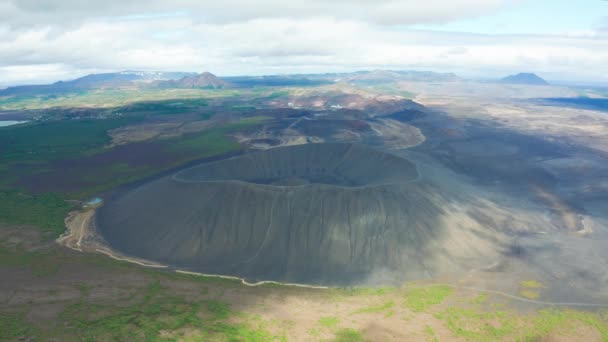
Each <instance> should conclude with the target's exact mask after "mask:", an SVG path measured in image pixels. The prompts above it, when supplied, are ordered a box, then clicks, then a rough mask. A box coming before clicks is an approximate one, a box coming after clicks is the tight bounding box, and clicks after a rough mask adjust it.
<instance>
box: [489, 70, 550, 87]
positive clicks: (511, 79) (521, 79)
mask: <svg viewBox="0 0 608 342" xmlns="http://www.w3.org/2000/svg"><path fill="white" fill-rule="evenodd" d="M500 82H501V83H511V84H528V85H549V83H548V82H547V81H545V80H544V79H542V78H541V77H539V76H538V75H536V74H533V73H527V72H522V73H519V74H516V75H510V76H507V77H505V78H502V79H500Z"/></svg>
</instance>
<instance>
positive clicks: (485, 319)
mask: <svg viewBox="0 0 608 342" xmlns="http://www.w3.org/2000/svg"><path fill="white" fill-rule="evenodd" d="M437 317H438V318H440V319H442V320H444V321H445V322H446V325H447V327H448V328H449V329H450V330H451V331H452V332H453V333H455V334H456V335H458V336H462V337H464V338H466V339H469V340H474V341H496V340H500V339H502V338H504V337H505V336H508V335H511V334H513V332H514V331H516V330H515V329H516V326H517V320H516V318H515V316H513V315H512V314H509V313H506V312H502V311H498V312H490V313H486V312H478V311H475V310H471V309H464V308H457V307H451V308H448V309H446V310H445V311H443V312H441V313H440V314H438V315H437Z"/></svg>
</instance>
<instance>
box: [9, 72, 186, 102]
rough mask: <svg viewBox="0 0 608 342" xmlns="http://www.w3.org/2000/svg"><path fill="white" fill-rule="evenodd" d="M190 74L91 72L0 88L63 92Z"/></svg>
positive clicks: (25, 92) (30, 92) (20, 92)
mask: <svg viewBox="0 0 608 342" xmlns="http://www.w3.org/2000/svg"><path fill="white" fill-rule="evenodd" d="M189 75H192V73H186V72H158V71H121V72H111V73H101V74H90V75H86V76H83V77H80V78H77V79H74V80H70V81H59V82H55V83H53V84H42V85H26V86H15V87H8V88H6V89H4V90H0V96H28V95H48V94H61V93H66V92H74V91H82V90H91V89H100V88H112V87H120V86H127V85H131V84H133V82H145V83H149V82H153V81H159V80H172V79H178V78H181V77H185V76H189Z"/></svg>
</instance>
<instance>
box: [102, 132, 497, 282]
mask: <svg viewBox="0 0 608 342" xmlns="http://www.w3.org/2000/svg"><path fill="white" fill-rule="evenodd" d="M446 211H450V212H455V213H456V215H460V216H463V217H464V218H463V219H461V220H460V221H458V220H455V219H450V225H447V224H445V223H444V221H445V220H444V219H445V217H446V215H448V213H447V212H446ZM469 221H471V220H469V219H468V218H467V217H466V214H465V213H460V212H458V209H457V207H455V206H454V205H451V204H450V200H449V199H447V198H446V197H444V196H443V195H442V194H441V193H440V192H439V191H438V190H437V189H436V188H435V187H433V186H432V185H429V184H424V183H421V182H418V171H417V169H416V165H415V164H413V163H412V162H410V161H408V160H407V159H404V158H401V157H398V156H395V155H393V154H388V153H384V152H380V151H377V150H374V149H372V148H369V147H365V146H362V145H352V144H307V145H300V146H291V147H284V148H276V149H271V150H266V151H262V152H257V153H254V154H249V155H245V156H240V157H236V158H232V159H228V160H223V161H219V162H214V163H208V164H202V165H199V166H196V167H193V168H190V169H186V170H184V171H181V172H178V173H176V174H174V175H172V176H170V177H165V178H161V179H159V180H156V181H153V182H151V183H148V184H145V185H143V186H141V187H140V188H137V189H135V190H133V191H131V192H128V193H126V194H124V195H122V196H120V197H119V198H117V199H115V200H112V201H109V203H107V204H106V205H105V206H104V207H102V208H101V209H100V210H99V212H98V215H97V222H96V223H97V227H98V229H99V231H100V232H101V234H102V235H103V237H104V238H105V239H106V240H107V242H108V243H109V244H110V245H111V246H112V247H113V248H115V249H116V250H118V251H120V252H123V253H126V254H129V255H132V256H137V257H141V258H145V259H149V260H155V261H160V262H163V263H167V264H170V265H173V266H176V267H180V268H185V269H190V270H195V271H200V272H204V273H212V274H225V275H236V276H240V277H244V278H246V279H250V280H279V281H288V282H301V283H315V284H319V283H322V284H355V283H373V282H375V283H378V282H381V283H387V282H398V281H403V280H405V279H413V278H420V277H425V276H428V275H431V274H438V273H445V272H458V271H459V270H463V269H469V268H471V267H481V266H483V265H487V264H488V263H491V262H492V259H493V258H495V257H497V253H498V251H497V250H498V249H499V248H497V245H498V242H497V241H498V240H499V238H498V237H497V235H493V237H492V239H488V238H484V237H483V234H482V233H483V232H482V233H480V227H479V226H478V225H476V224H475V223H474V222H473V223H471V222H472V221H471V222H469ZM459 222H463V224H459Z"/></svg>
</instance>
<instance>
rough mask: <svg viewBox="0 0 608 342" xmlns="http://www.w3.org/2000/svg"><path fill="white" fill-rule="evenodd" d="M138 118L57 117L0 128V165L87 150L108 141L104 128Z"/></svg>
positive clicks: (69, 156)
mask: <svg viewBox="0 0 608 342" xmlns="http://www.w3.org/2000/svg"><path fill="white" fill-rule="evenodd" d="M139 120H141V118H139V117H128V118H116V119H105V120H61V121H51V122H44V123H38V124H31V125H24V126H18V127H14V128H12V127H7V128H2V129H1V132H2V133H1V134H0V152H2V153H0V164H4V163H13V162H28V163H33V162H38V163H40V162H44V161H48V160H53V159H64V158H73V157H76V156H78V155H80V154H83V153H85V152H87V153H91V150H95V149H97V148H99V147H102V146H103V145H105V144H107V143H108V142H110V136H109V135H108V133H107V132H108V130H111V129H114V128H118V127H120V126H125V125H128V124H130V123H134V122H137V121H139Z"/></svg>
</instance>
